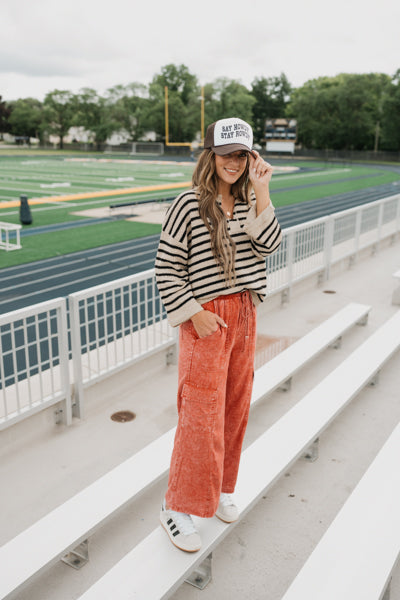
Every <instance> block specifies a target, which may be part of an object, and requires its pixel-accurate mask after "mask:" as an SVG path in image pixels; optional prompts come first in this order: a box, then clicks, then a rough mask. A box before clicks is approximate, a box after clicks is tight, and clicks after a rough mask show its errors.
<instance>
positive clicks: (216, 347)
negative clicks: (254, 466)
mask: <svg viewBox="0 0 400 600" xmlns="http://www.w3.org/2000/svg"><path fill="white" fill-rule="evenodd" d="M203 308H204V309H205V310H209V311H212V312H214V313H216V314H218V315H219V316H220V317H222V319H223V320H224V321H225V323H226V324H227V326H228V327H227V328H224V327H221V326H218V330H217V331H216V332H215V333H213V334H211V335H209V336H207V337H205V338H199V337H198V335H197V333H196V330H195V329H194V326H193V324H192V322H191V321H190V320H189V321H186V322H185V323H183V324H182V325H181V326H180V337H179V343H180V348H179V384H178V414H179V419H178V426H177V430H176V434H175V442H174V449H173V453H172V458H171V468H170V473H169V481H168V490H167V494H166V502H167V505H168V507H169V508H171V509H172V510H176V511H179V512H184V513H189V514H192V515H197V516H199V517H212V516H213V515H214V514H215V512H216V510H217V508H218V503H219V497H220V493H221V492H225V493H228V494H229V493H233V492H234V490H235V485H236V480H237V475H238V470H239V462H240V455H241V450H242V443H243V438H244V434H245V431H246V426H247V421H248V415H249V407H250V399H251V391H252V386H253V375H254V352H255V343H256V309H255V306H254V304H253V301H252V298H251V295H250V293H249V292H248V291H245V292H241V293H237V294H231V295H228V296H219V297H218V298H216V299H215V300H212V301H211V302H207V303H206V304H203Z"/></svg>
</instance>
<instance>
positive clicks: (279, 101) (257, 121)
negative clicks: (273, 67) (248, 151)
mask: <svg viewBox="0 0 400 600" xmlns="http://www.w3.org/2000/svg"><path fill="white" fill-rule="evenodd" d="M251 93H252V95H253V97H254V99H255V102H254V105H253V125H254V138H255V140H257V141H258V142H259V143H262V142H263V141H265V121H266V120H267V119H275V118H279V117H284V116H285V115H286V106H287V104H288V101H289V98H290V94H291V93H292V87H291V85H290V83H289V81H288V79H287V77H286V75H285V74H284V73H281V75H280V76H279V77H268V78H266V77H258V78H256V79H254V81H253V82H252V84H251Z"/></svg>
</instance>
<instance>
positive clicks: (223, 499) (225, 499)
mask: <svg viewBox="0 0 400 600" xmlns="http://www.w3.org/2000/svg"><path fill="white" fill-rule="evenodd" d="M219 501H220V503H221V504H222V506H235V503H234V502H233V500H232V498H231V497H230V495H229V494H224V493H223V492H222V493H221V496H220V498H219Z"/></svg>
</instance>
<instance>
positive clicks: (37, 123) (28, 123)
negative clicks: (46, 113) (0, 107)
mask: <svg viewBox="0 0 400 600" xmlns="http://www.w3.org/2000/svg"><path fill="white" fill-rule="evenodd" d="M10 106H11V109H12V110H11V114H10V117H9V124H10V131H11V133H12V134H13V135H17V136H19V135H21V136H28V137H35V138H38V139H41V137H42V131H41V130H42V121H43V105H42V103H41V102H40V101H39V100H36V98H23V99H19V100H16V101H15V102H12V103H11V104H10Z"/></svg>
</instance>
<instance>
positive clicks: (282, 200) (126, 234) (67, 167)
mask: <svg viewBox="0 0 400 600" xmlns="http://www.w3.org/2000/svg"><path fill="white" fill-rule="evenodd" d="M271 163H272V164H273V165H274V166H276V167H277V172H276V174H275V175H274V177H273V179H272V182H271V192H272V197H273V202H274V205H275V206H283V205H288V204H294V203H297V202H303V201H305V200H313V199H319V198H324V197H326V196H331V195H333V194H339V193H344V192H351V191H355V190H359V189H363V188H367V187H371V186H377V185H380V184H384V183H392V182H395V181H399V180H400V175H399V174H398V173H395V172H393V171H390V170H384V169H382V168H380V167H379V166H371V165H365V166H359V165H354V166H353V165H351V164H348V165H346V164H338V163H328V162H317V161H310V160H304V161H301V160H299V161H295V160H291V161H282V160H281V161H279V160H276V161H274V160H271ZM280 165H281V166H283V165H285V166H288V165H290V166H293V167H297V168H298V170H297V171H294V172H286V171H285V170H284V169H283V170H280V169H279V167H280ZM193 167H194V163H193V162H190V161H188V160H187V159H182V160H180V161H167V160H166V159H165V158H164V157H157V158H155V159H154V160H148V159H146V160H140V159H137V158H133V159H131V158H126V157H118V158H114V157H110V158H108V157H105V156H101V155H97V156H96V157H93V156H90V157H86V156H68V155H67V156H65V155H64V156H58V157H54V156H47V155H41V156H35V154H34V153H32V154H31V155H24V156H2V155H1V154H0V221H3V222H10V223H19V222H20V216H19V198H20V196H21V195H26V196H27V197H28V199H29V202H30V209H31V214H32V218H33V223H32V225H29V226H24V229H30V230H31V231H32V232H33V231H34V228H37V227H44V228H45V230H44V231H41V232H40V233H37V234H35V235H29V236H23V237H22V238H21V239H22V246H23V248H22V249H21V250H15V251H12V252H7V253H6V252H4V251H1V253H0V268H1V267H7V266H12V265H15V264H20V263H24V262H31V261H32V260H39V259H42V258H48V257H51V256H56V255H60V254H66V253H69V252H75V251H78V250H83V249H87V248H93V247H96V246H102V245H106V244H111V243H115V242H121V241H125V240H129V239H133V238H135V237H143V236H146V235H151V234H154V233H158V232H159V231H160V228H161V226H160V225H159V224H147V223H138V222H131V221H126V220H124V219H119V220H107V221H103V222H96V221H95V218H96V217H95V215H93V219H91V217H92V215H90V216H89V217H88V215H87V213H85V214H81V211H86V210H88V209H104V210H103V214H104V215H105V216H108V217H109V216H110V214H111V211H110V210H109V206H110V204H115V203H125V202H141V201H143V200H148V199H162V198H171V197H175V196H176V195H177V194H178V193H180V192H181V191H182V190H183V189H185V188H187V187H188V186H189V185H190V184H189V182H190V179H191V174H192V171H193ZM274 192H275V193H274ZM97 212H98V211H97ZM100 212H101V211H100ZM83 219H85V221H86V222H85V224H84V225H83V226H80V227H76V226H74V223H75V224H76V225H77V224H78V222H79V221H82V220H83ZM90 220H93V224H91V223H90ZM58 223H70V224H71V227H70V228H68V229H65V230H63V231H52V226H54V225H56V224H58Z"/></svg>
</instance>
